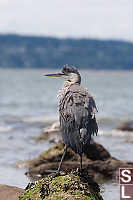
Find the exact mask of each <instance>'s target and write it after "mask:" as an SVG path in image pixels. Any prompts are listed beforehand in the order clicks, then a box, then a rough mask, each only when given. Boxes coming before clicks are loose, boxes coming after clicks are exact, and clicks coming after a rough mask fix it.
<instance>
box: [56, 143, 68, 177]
mask: <svg viewBox="0 0 133 200" xmlns="http://www.w3.org/2000/svg"><path fill="white" fill-rule="evenodd" d="M66 152H67V146H66V145H65V147H64V152H63V155H62V158H61V161H60V164H59V167H58V171H57V172H58V173H59V172H60V168H61V165H62V162H63V159H64V157H65V154H66Z"/></svg>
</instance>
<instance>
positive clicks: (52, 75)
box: [44, 73, 64, 77]
mask: <svg viewBox="0 0 133 200" xmlns="http://www.w3.org/2000/svg"><path fill="white" fill-rule="evenodd" d="M44 76H48V77H63V76H64V74H63V73H57V74H45V75H44Z"/></svg>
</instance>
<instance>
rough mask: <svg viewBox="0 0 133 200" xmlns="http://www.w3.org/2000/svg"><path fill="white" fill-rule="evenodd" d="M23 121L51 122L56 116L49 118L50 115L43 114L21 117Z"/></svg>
mask: <svg viewBox="0 0 133 200" xmlns="http://www.w3.org/2000/svg"><path fill="white" fill-rule="evenodd" d="M21 121H23V122H27V123H45V124H46V123H50V124H51V123H53V122H55V121H56V118H51V117H47V118H46V117H44V116H38V117H34V116H33V117H23V118H22V119H21Z"/></svg>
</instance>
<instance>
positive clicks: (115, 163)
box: [26, 141, 133, 182]
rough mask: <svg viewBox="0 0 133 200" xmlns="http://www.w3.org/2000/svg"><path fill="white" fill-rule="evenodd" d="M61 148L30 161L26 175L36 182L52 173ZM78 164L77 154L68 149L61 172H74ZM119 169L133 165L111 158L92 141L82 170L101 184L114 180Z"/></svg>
mask: <svg viewBox="0 0 133 200" xmlns="http://www.w3.org/2000/svg"><path fill="white" fill-rule="evenodd" d="M63 147H64V145H63V143H59V144H57V145H55V146H54V147H52V148H50V149H49V150H48V151H46V152H44V153H42V154H41V155H40V157H39V158H36V159H34V160H31V161H30V162H29V169H28V172H27V173H26V174H27V175H28V176H30V177H31V178H33V179H35V180H37V179H38V178H40V177H45V176H47V175H49V174H51V173H54V172H55V171H56V170H57V168H58V165H59V162H60V160H61V157H62V154H63ZM79 162H80V161H79V156H78V154H75V153H74V152H73V151H72V150H71V149H68V151H67V153H66V156H65V158H64V161H63V164H62V170H63V171H71V170H72V169H75V170H76V169H77V167H79ZM121 167H133V163H131V162H127V161H120V160H117V159H116V158H113V157H112V156H111V155H110V154H109V153H108V151H107V150H106V149H105V148H104V147H103V146H102V145H100V144H98V143H95V142H94V141H92V143H91V144H90V146H89V147H88V150H87V151H86V154H84V156H83V168H84V169H85V170H86V171H87V172H88V173H89V175H90V176H92V177H93V178H94V180H95V181H100V182H103V181H104V180H105V179H113V178H116V177H117V176H118V172H119V168H121Z"/></svg>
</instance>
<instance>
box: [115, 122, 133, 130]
mask: <svg viewBox="0 0 133 200" xmlns="http://www.w3.org/2000/svg"><path fill="white" fill-rule="evenodd" d="M117 129H118V130H121V131H133V121H127V122H123V123H121V124H120V125H119V126H118V127H117Z"/></svg>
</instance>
